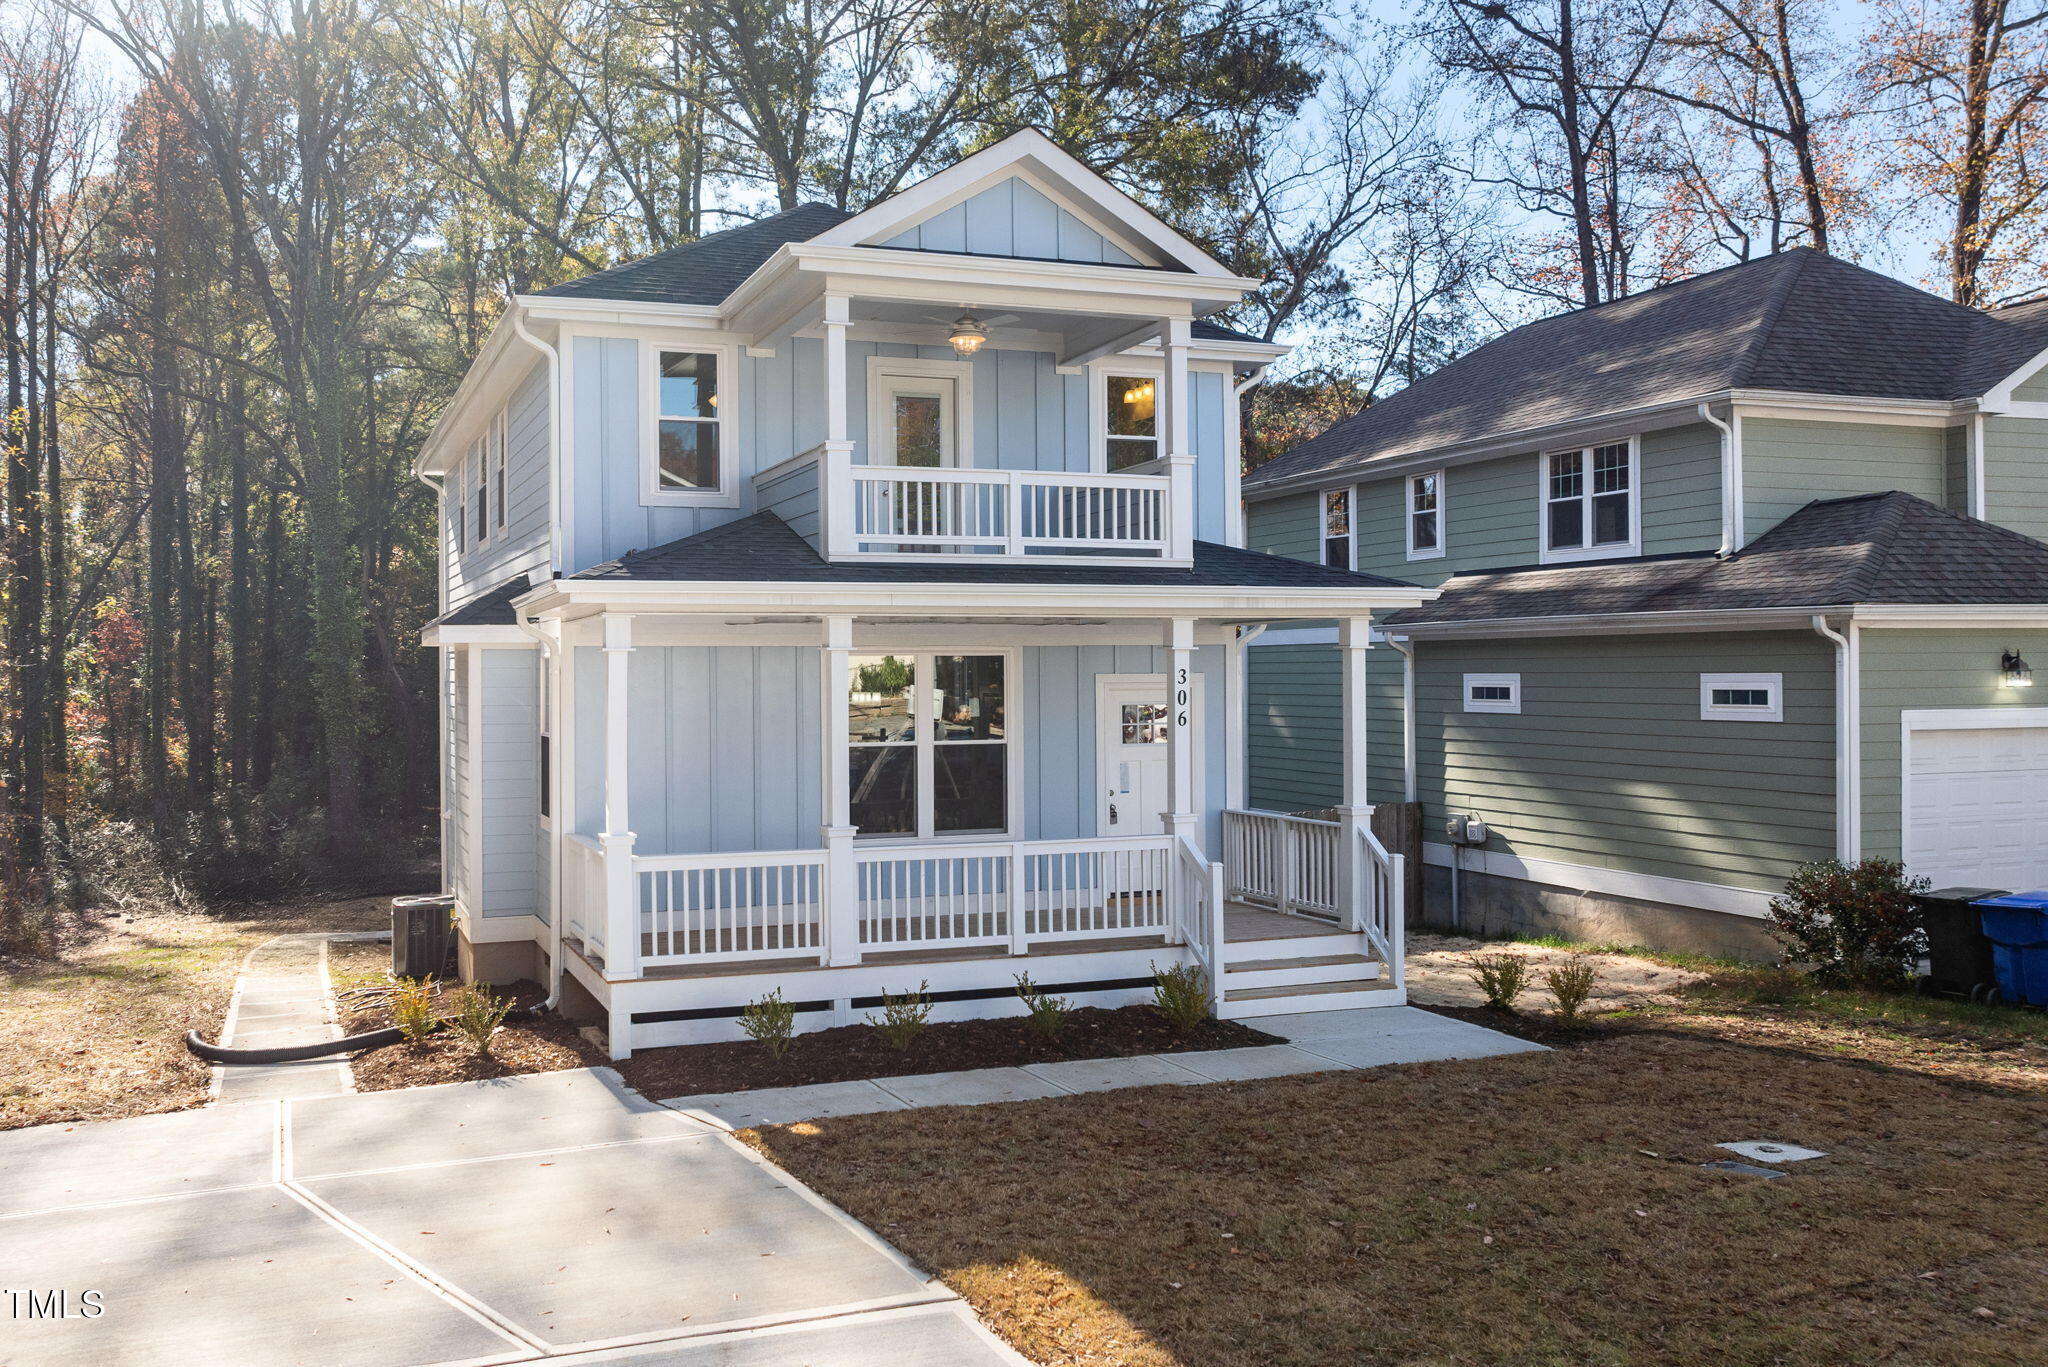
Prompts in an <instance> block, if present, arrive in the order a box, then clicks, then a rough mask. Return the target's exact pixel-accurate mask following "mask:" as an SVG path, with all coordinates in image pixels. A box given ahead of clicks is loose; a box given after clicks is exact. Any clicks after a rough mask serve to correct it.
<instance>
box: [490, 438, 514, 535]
mask: <svg viewBox="0 0 2048 1367" xmlns="http://www.w3.org/2000/svg"><path fill="white" fill-rule="evenodd" d="M509 435H510V434H509V432H508V431H507V423H506V419H505V410H504V409H502V408H501V409H499V410H498V417H497V420H496V421H495V422H493V423H492V424H491V445H492V447H493V448H494V449H493V456H494V462H493V463H494V465H495V467H496V469H495V473H494V474H493V475H492V483H491V487H492V489H493V490H494V491H495V492H496V495H497V507H496V509H495V511H496V513H497V518H498V530H499V531H500V532H503V531H504V530H505V463H506V452H505V447H506V445H507V440H506V438H507V437H508V436H509Z"/></svg>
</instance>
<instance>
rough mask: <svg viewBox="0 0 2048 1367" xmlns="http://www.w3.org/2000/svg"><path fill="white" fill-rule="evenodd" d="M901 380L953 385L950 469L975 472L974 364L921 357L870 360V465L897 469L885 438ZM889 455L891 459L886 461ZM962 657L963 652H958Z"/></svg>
mask: <svg viewBox="0 0 2048 1367" xmlns="http://www.w3.org/2000/svg"><path fill="white" fill-rule="evenodd" d="M898 379H904V380H908V379H926V380H933V379H937V380H951V381H953V412H952V420H953V422H952V426H953V460H952V465H951V467H950V468H952V469H956V470H971V469H973V468H974V363H973V362H972V361H933V360H926V359H925V358H923V357H921V356H870V357H868V433H867V443H866V445H867V452H866V454H867V458H868V463H869V464H870V465H894V464H895V463H896V461H895V453H894V452H888V451H884V450H883V449H882V447H883V438H884V435H885V434H886V433H887V432H888V431H889V430H890V426H891V423H892V420H893V415H892V414H891V413H890V411H889V404H888V396H889V393H890V392H891V391H890V388H889V386H890V382H891V381H892V380H898ZM883 455H888V456H889V457H890V459H888V460H886V461H885V460H882V459H880V457H881V456H883ZM954 653H955V654H958V653H959V652H957V651H956V652H954Z"/></svg>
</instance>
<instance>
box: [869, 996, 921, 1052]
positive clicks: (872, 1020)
mask: <svg viewBox="0 0 2048 1367" xmlns="http://www.w3.org/2000/svg"><path fill="white" fill-rule="evenodd" d="M930 986H931V984H930V983H929V982H921V983H919V984H918V985H917V990H916V991H915V992H905V993H904V994H903V995H902V996H900V997H898V996H892V995H890V994H889V993H887V992H884V993H883V994H882V1014H881V1016H880V1018H876V1017H874V1016H869V1017H868V1024H869V1025H872V1026H874V1027H875V1029H877V1030H879V1031H881V1032H882V1038H883V1039H885V1040H887V1041H888V1042H889V1047H890V1048H891V1049H894V1050H895V1051H896V1052H897V1053H899V1054H900V1053H902V1052H903V1051H904V1050H906V1049H908V1048H909V1047H910V1043H911V1041H912V1040H914V1039H916V1038H917V1037H918V1034H919V1033H920V1032H921V1031H923V1029H924V1027H925V1025H926V1023H927V1022H928V1021H929V1020H930V1019H931V1014H932V999H931V998H930V997H928V996H926V995H925V989H926V988H928V987H930Z"/></svg>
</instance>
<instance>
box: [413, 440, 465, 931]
mask: <svg viewBox="0 0 2048 1367" xmlns="http://www.w3.org/2000/svg"><path fill="white" fill-rule="evenodd" d="M412 477H413V478H414V479H416V480H418V481H419V482H420V483H422V484H424V485H426V486H427V487H428V488H429V489H432V490H433V491H434V523H435V526H434V546H435V550H434V558H435V561H436V564H435V566H434V602H435V604H436V607H435V609H434V615H435V616H436V617H442V616H446V615H447V612H448V549H447V546H446V544H445V543H444V542H443V540H442V536H443V529H444V528H446V527H447V525H448V489H447V486H446V485H442V484H437V483H435V482H434V477H433V476H432V475H429V474H428V473H427V472H426V471H424V470H418V469H415V470H414V471H413V472H412ZM434 713H435V715H436V716H437V717H438V718H439V719H440V729H439V730H438V731H437V732H436V735H437V738H438V744H437V745H436V750H437V752H438V753H437V754H436V756H435V760H434V781H435V786H436V787H438V788H439V789H440V804H439V810H440V813H441V827H440V830H439V831H437V832H436V834H437V835H438V836H439V837H440V843H441V891H442V892H453V891H455V874H454V870H452V869H450V868H449V867H448V647H447V646H435V647H434Z"/></svg>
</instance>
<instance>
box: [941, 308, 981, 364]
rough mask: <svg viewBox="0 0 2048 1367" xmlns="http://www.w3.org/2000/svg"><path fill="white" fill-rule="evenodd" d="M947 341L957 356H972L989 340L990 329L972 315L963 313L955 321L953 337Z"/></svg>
mask: <svg viewBox="0 0 2048 1367" xmlns="http://www.w3.org/2000/svg"><path fill="white" fill-rule="evenodd" d="M946 340H947V341H949V342H951V343H952V344H953V354H954V355H955V356H972V355H973V354H974V353H975V352H977V351H979V350H981V344H982V343H983V342H986V341H987V340H988V329H987V328H986V327H984V326H983V325H982V322H981V320H980V319H979V318H976V317H975V316H974V315H973V314H972V313H963V314H961V315H960V316H959V317H958V318H957V319H955V320H954V321H953V335H952V336H950V337H948V338H947V339H946Z"/></svg>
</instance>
